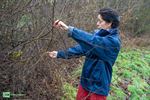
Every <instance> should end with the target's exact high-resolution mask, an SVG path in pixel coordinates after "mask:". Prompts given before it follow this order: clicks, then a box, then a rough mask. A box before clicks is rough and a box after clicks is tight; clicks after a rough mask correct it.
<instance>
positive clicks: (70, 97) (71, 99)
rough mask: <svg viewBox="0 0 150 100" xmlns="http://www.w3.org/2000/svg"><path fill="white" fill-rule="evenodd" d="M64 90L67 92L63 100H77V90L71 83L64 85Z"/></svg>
mask: <svg viewBox="0 0 150 100" xmlns="http://www.w3.org/2000/svg"><path fill="white" fill-rule="evenodd" d="M63 90H64V92H65V94H64V97H62V100H75V98H76V88H74V87H73V86H71V85H70V84H69V83H64V85H63Z"/></svg>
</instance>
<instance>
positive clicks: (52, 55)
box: [47, 51, 58, 58]
mask: <svg viewBox="0 0 150 100" xmlns="http://www.w3.org/2000/svg"><path fill="white" fill-rule="evenodd" d="M47 53H48V54H49V56H50V57H51V58H57V53H58V51H52V52H47Z"/></svg>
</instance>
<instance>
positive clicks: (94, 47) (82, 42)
mask: <svg viewBox="0 0 150 100" xmlns="http://www.w3.org/2000/svg"><path fill="white" fill-rule="evenodd" d="M119 22H120V19H119V15H118V13H117V12H116V11H115V10H113V9H111V8H102V9H100V10H99V12H98V22H97V27H98V29H97V30H95V31H94V33H93V34H91V33H88V32H86V31H83V30H81V29H79V28H76V27H72V26H68V25H66V24H65V23H64V22H63V21H60V20H56V21H55V22H54V27H55V28H58V29H63V30H67V31H68V36H69V37H71V38H72V39H74V40H75V41H76V42H77V45H75V46H73V47H70V48H68V49H67V50H58V51H52V52H48V54H49V56H50V57H51V58H63V59H70V58H73V57H81V56H85V62H84V65H83V68H82V74H81V78H80V83H79V87H78V92H77V97H76V100H106V98H107V96H108V94H109V91H110V84H111V78H112V67H113V65H114V63H115V61H116V58H117V56H118V53H119V51H120V48H121V40H120V36H119V28H118V27H119Z"/></svg>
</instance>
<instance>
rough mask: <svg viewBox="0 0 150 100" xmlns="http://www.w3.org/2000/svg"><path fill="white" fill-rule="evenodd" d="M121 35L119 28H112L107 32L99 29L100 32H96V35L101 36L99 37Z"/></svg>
mask: <svg viewBox="0 0 150 100" xmlns="http://www.w3.org/2000/svg"><path fill="white" fill-rule="evenodd" d="M118 33H119V30H118V28H111V29H108V30H105V29H99V30H96V31H95V35H99V36H102V37H104V36H107V35H115V34H118Z"/></svg>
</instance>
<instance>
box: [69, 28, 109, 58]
mask: <svg viewBox="0 0 150 100" xmlns="http://www.w3.org/2000/svg"><path fill="white" fill-rule="evenodd" d="M68 36H69V37H72V38H73V39H74V40H75V41H76V42H78V43H79V44H80V45H81V47H82V48H83V49H86V50H91V49H92V48H93V49H92V52H94V53H95V54H96V55H97V56H100V57H102V55H104V51H105V50H107V49H106V48H105V47H106V44H107V45H108V43H109V42H108V40H107V39H106V37H100V36H93V35H92V34H90V33H88V32H85V31H83V30H80V29H77V28H75V27H71V26H70V27H69V33H68Z"/></svg>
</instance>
